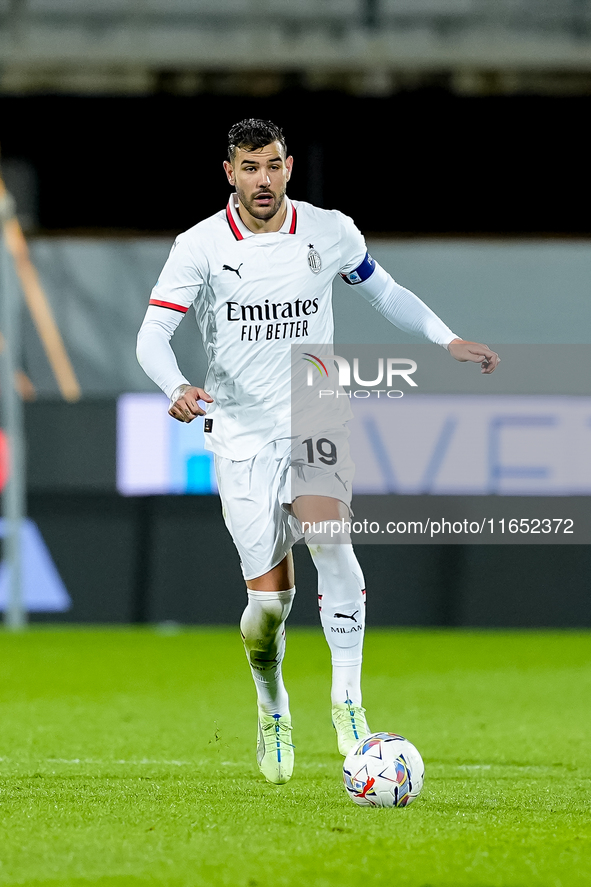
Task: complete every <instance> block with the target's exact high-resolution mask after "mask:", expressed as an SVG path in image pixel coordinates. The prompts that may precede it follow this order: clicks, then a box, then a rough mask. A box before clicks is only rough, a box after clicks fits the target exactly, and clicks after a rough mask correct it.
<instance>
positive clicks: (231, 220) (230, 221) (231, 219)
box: [226, 197, 244, 240]
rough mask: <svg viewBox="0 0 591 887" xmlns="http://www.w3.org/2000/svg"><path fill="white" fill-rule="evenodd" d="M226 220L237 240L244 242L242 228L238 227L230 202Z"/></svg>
mask: <svg viewBox="0 0 591 887" xmlns="http://www.w3.org/2000/svg"><path fill="white" fill-rule="evenodd" d="M231 199H232V198H231V197H230V200H231ZM226 218H227V220H228V225H229V226H230V228H231V230H232V234H233V235H234V237H235V238H236V240H244V237H243V236H242V234H241V233H240V228H239V227H238V225H237V224H236V222H235V221H234V217H233V215H232V210H231V209H230V202H229V201H228V205H227V207H226Z"/></svg>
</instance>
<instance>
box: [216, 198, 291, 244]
mask: <svg viewBox="0 0 591 887" xmlns="http://www.w3.org/2000/svg"><path fill="white" fill-rule="evenodd" d="M231 200H232V198H231V197H230V200H229V201H228V205H227V206H226V219H227V220H228V225H229V226H230V229H231V231H232V234H233V235H234V237H235V238H236V240H244V235H243V234H242V233H241V231H240V228H239V227H238V225H237V224H236V221H235V219H234V216H233V215H232V210H231V209H230V201H231ZM291 210H292V213H291V225H290V226H289V233H290V234H295V233H296V228H297V224H298V214H297V212H296V208H295V206H294V205H293V203H292V204H291Z"/></svg>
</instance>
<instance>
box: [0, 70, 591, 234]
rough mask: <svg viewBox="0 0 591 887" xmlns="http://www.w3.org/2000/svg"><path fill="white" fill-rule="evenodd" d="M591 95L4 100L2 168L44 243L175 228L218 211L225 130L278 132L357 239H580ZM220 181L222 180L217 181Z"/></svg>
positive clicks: (435, 92)
mask: <svg viewBox="0 0 591 887" xmlns="http://www.w3.org/2000/svg"><path fill="white" fill-rule="evenodd" d="M590 108H591V104H590V101H589V98H588V97H587V96H576V97H572V96H535V95H512V96H502V95H501V96H499V95H496V96H458V95H455V94H453V93H452V92H451V91H449V90H446V89H445V88H443V87H441V86H440V87H436V86H432V87H424V88H421V89H417V90H413V91H406V92H404V91H403V92H398V93H396V94H395V95H393V96H391V97H387V98H372V97H356V96H351V95H347V94H346V93H343V92H326V91H319V92H312V91H309V90H304V89H302V88H297V87H291V88H287V89H285V91H283V92H281V93H280V94H278V95H276V96H273V97H270V98H269V97H265V98H252V97H248V96H246V97H245V96H225V95H197V96H193V97H185V96H178V95H170V94H166V93H160V94H156V95H149V96H142V97H100V96H69V95H31V96H9V95H8V96H7V95H4V96H0V139H1V142H0V144H1V146H2V153H3V156H4V157H5V158H10V157H19V158H22V159H26V160H29V161H30V162H31V163H32V164H33V166H34V168H35V170H36V172H37V176H38V189H39V191H38V194H39V224H40V227H41V229H42V230H43V231H46V232H49V231H56V230H72V229H80V228H82V229H85V230H86V231H89V230H93V229H95V230H96V229H107V230H111V231H112V230H113V229H117V230H120V231H123V230H129V229H131V230H133V231H141V232H155V231H171V232H177V231H179V230H181V229H185V228H186V227H189V226H190V225H192V224H195V222H196V221H198V220H199V219H200V218H204V217H206V216H207V215H210V214H211V213H213V212H216V211H217V210H218V209H219V207H220V200H222V197H223V195H224V194H225V190H224V181H223V177H222V176H223V173H222V171H221V168H220V167H221V161H222V159H223V158H224V156H225V151H226V133H227V131H228V129H229V128H230V126H231V125H232V123H233V122H235V121H236V120H238V119H242V118H243V117H247V116H259V117H260V116H263V117H267V118H269V119H273V120H276V121H277V122H278V123H279V124H280V125H282V126H283V128H284V131H285V133H286V136H287V138H288V148H289V150H290V152H291V153H293V155H294V157H295V167H294V177H293V180H292V185H291V188H290V193H293V196H294V197H297V198H299V199H301V200H310V201H312V202H315V203H317V204H319V205H321V206H324V207H327V208H328V207H333V206H339V207H342V206H344V205H345V206H346V211H347V212H348V213H349V214H350V215H351V216H353V217H354V218H355V220H356V222H357V223H358V225H359V227H360V228H361V229H362V230H363V231H364V232H366V233H369V232H372V233H380V234H405V233H409V234H433V233H435V234H450V233H452V234H457V233H469V234H474V235H476V234H497V235H507V234H521V235H523V234H529V235H531V234H534V235H535V234H565V235H569V234H588V233H589V232H590V231H591V223H590V222H589V212H588V203H587V199H586V198H585V197H584V195H585V194H587V197H588V190H585V189H588V174H586V173H585V170H586V168H587V167H588V133H587V125H588V120H589V111H590ZM216 172H217V173H219V174H218V175H216Z"/></svg>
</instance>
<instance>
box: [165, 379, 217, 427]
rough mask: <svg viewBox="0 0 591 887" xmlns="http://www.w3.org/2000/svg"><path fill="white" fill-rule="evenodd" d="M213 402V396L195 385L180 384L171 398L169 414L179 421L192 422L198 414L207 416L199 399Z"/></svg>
mask: <svg viewBox="0 0 591 887" xmlns="http://www.w3.org/2000/svg"><path fill="white" fill-rule="evenodd" d="M200 400H202V401H204V403H213V397H210V395H209V394H208V393H207V392H206V391H204V390H203V388H197V387H196V386H194V385H179V387H178V388H177V389H176V391H174V392H173V394H172V397H171V398H170V409H169V410H168V415H169V416H172V418H173V419H178V421H179V422H192V421H193V419H195V418H196V417H197V416H205V410H204V409H203V408H202V407H200V406H199V401H200Z"/></svg>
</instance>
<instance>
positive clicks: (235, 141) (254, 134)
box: [228, 117, 287, 163]
mask: <svg viewBox="0 0 591 887" xmlns="http://www.w3.org/2000/svg"><path fill="white" fill-rule="evenodd" d="M271 142H281V145H282V147H283V150H284V152H285V154H287V145H286V143H285V136H284V135H283V131H282V130H281V129H280V128H279V127H278V126H276V124H275V123H272V122H271V121H270V120H259V119H258V118H256V117H248V118H247V119H246V120H241V121H240V123H235V124H234V126H233V127H232V129H231V130H230V132H229V133H228V160H229V161H230V163H232V162H233V160H234V157H235V155H236V148H244V149H245V150H247V151H256V150H257V148H264V147H265V145H270V144H271Z"/></svg>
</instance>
